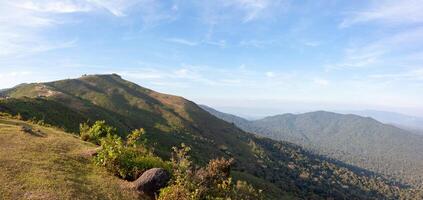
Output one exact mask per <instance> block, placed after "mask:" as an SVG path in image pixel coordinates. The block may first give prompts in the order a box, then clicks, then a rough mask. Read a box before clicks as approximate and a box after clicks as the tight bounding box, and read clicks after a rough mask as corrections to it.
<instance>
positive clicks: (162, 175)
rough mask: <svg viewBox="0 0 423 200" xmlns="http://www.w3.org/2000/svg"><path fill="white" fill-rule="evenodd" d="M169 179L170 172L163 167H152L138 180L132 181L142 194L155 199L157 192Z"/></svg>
mask: <svg viewBox="0 0 423 200" xmlns="http://www.w3.org/2000/svg"><path fill="white" fill-rule="evenodd" d="M169 180H170V174H169V172H167V171H166V170H164V169H161V168H152V169H149V170H147V171H145V172H144V173H143V174H142V175H141V176H140V177H139V178H138V179H137V180H135V181H134V182H132V184H133V185H132V186H133V188H135V189H136V190H137V191H138V192H140V193H141V194H144V195H147V196H149V197H150V198H152V199H155V196H156V194H158V192H159V190H160V189H161V188H163V187H165V186H166V185H167V182H168V181H169Z"/></svg>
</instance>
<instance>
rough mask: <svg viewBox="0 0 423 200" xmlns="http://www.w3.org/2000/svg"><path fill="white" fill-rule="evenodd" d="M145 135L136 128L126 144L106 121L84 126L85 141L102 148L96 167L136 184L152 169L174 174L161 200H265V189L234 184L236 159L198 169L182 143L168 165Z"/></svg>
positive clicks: (217, 160) (162, 193)
mask: <svg viewBox="0 0 423 200" xmlns="http://www.w3.org/2000/svg"><path fill="white" fill-rule="evenodd" d="M144 135H145V131H144V129H136V130H134V131H132V132H131V133H130V134H128V135H127V137H126V140H125V141H124V140H123V139H122V138H121V137H120V136H119V135H118V134H117V132H116V129H115V128H113V127H111V126H109V125H107V124H106V123H105V121H96V122H95V123H94V124H93V125H92V126H89V125H88V124H87V123H83V124H81V125H80V137H81V139H84V140H87V141H90V142H92V143H94V144H100V145H101V148H100V150H99V151H98V153H97V155H96V156H95V157H94V162H95V164H97V165H98V166H103V167H105V168H106V169H107V170H108V171H109V172H110V173H112V174H114V175H116V176H118V177H120V178H123V179H125V180H131V181H133V180H135V179H136V178H138V177H139V176H140V175H141V174H142V173H143V172H145V171H147V170H148V169H151V168H163V169H165V170H167V171H168V172H171V174H172V177H173V178H172V180H171V182H170V183H169V186H167V187H166V188H163V189H162V190H161V192H160V194H159V196H158V199H160V200H174V199H178V200H203V199H204V200H206V199H229V200H230V199H234V200H235V199H244V200H250V199H251V200H259V199H262V198H263V196H262V194H261V190H260V191H258V190H256V189H255V188H254V187H253V186H251V185H249V184H248V183H247V182H245V181H237V182H235V183H234V182H233V181H232V178H231V177H230V171H231V170H230V166H231V164H232V162H233V160H227V159H224V158H220V159H213V160H211V161H210V162H209V163H208V165H207V166H205V167H202V168H198V167H197V166H195V165H194V164H193V163H192V161H191V160H190V157H189V155H188V153H189V151H190V150H191V148H190V147H188V146H186V145H185V144H181V148H176V147H174V148H173V150H174V152H173V154H172V159H171V161H170V162H166V161H163V160H162V159H161V158H159V157H157V156H155V155H153V153H152V151H151V150H149V148H148V145H147V143H146V139H145V138H144V137H143V136H144Z"/></svg>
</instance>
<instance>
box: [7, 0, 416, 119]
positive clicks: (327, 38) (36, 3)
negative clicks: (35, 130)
mask: <svg viewBox="0 0 423 200" xmlns="http://www.w3.org/2000/svg"><path fill="white" fill-rule="evenodd" d="M0 13H2V14H0V88H6V87H12V86H14V85H16V84H19V83H22V82H37V81H50V80H56V79H63V78H75V77H79V76H80V75H82V74H93V73H112V72H113V73H118V74H121V75H122V76H123V77H124V78H125V79H128V80H131V81H134V82H136V83H138V84H140V85H142V86H145V87H148V88H151V89H154V90H157V91H160V92H165V93H171V94H176V95H181V96H184V97H186V98H188V99H191V100H194V101H195V102H198V103H202V104H208V105H210V106H214V107H217V108H221V109H223V110H225V111H231V112H234V113H238V114H244V115H265V114H276V113H280V112H303V111H310V110H322V109H324V110H361V109H377V110H388V111H396V112H401V113H406V114H412V115H419V116H423V1H421V0H402V1H385V0H377V1H376V0H375V1H358V0H357V1H335V0H322V1H314V0H310V1H298V0H295V1H294V0H292V1H288V0H273V1H272V0H210V1H199V0H184V1H182V0H166V1H164V0H163V1H158V0H119V1H113V0H109V1H106V0H57V1H47V0H15V1H2V2H0Z"/></svg>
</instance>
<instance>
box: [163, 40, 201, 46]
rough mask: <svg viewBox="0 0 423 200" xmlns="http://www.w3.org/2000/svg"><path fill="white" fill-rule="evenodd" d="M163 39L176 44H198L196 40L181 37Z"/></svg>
mask: <svg viewBox="0 0 423 200" xmlns="http://www.w3.org/2000/svg"><path fill="white" fill-rule="evenodd" d="M165 41H167V42H172V43H176V44H182V45H187V46H197V45H198V42H193V41H190V40H186V39H182V38H168V39H165Z"/></svg>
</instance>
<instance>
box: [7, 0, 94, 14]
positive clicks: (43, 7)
mask: <svg viewBox="0 0 423 200" xmlns="http://www.w3.org/2000/svg"><path fill="white" fill-rule="evenodd" d="M11 4H12V5H14V6H16V7H19V8H23V9H27V10H31V11H35V12H52V13H74V12H87V11H90V10H92V9H93V8H92V5H90V4H88V3H87V2H84V1H76V0H62V1H50V0H37V1H33V0H23V1H15V2H13V3H11Z"/></svg>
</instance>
